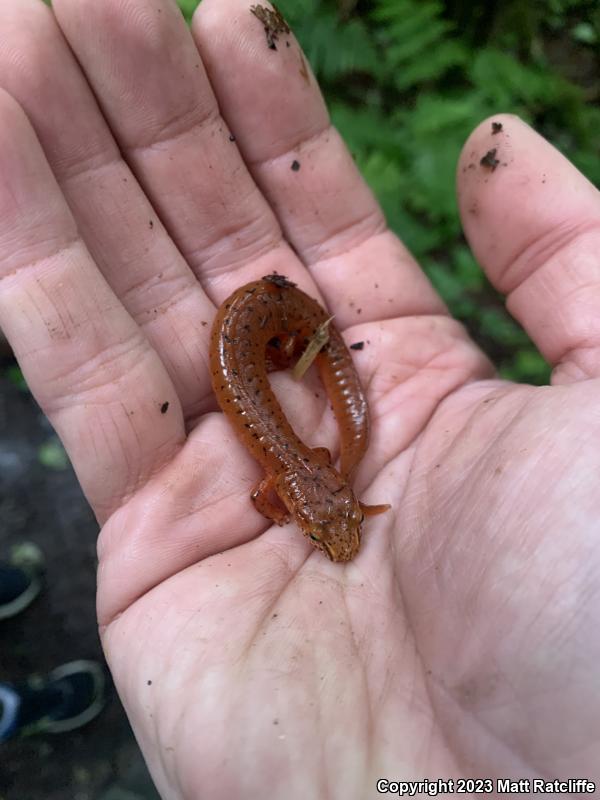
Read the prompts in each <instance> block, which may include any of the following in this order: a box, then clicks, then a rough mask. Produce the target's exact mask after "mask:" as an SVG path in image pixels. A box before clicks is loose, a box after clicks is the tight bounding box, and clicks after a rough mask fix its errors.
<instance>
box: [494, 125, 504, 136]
mask: <svg viewBox="0 0 600 800" xmlns="http://www.w3.org/2000/svg"><path fill="white" fill-rule="evenodd" d="M501 130H502V123H501V122H492V136H493V135H494V134H495V133H500V131H501Z"/></svg>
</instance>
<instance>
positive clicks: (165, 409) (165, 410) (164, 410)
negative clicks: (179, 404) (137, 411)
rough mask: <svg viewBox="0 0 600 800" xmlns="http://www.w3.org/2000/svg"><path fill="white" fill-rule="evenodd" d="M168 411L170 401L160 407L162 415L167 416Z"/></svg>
mask: <svg viewBox="0 0 600 800" xmlns="http://www.w3.org/2000/svg"><path fill="white" fill-rule="evenodd" d="M168 410H169V401H168V400H167V401H166V402H165V403H163V404H162V406H161V407H160V413H161V414H166V413H167V411H168Z"/></svg>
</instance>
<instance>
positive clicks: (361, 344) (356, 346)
mask: <svg viewBox="0 0 600 800" xmlns="http://www.w3.org/2000/svg"><path fill="white" fill-rule="evenodd" d="M364 346H365V343H364V342H354V344H351V345H350V350H362V349H363V347H364Z"/></svg>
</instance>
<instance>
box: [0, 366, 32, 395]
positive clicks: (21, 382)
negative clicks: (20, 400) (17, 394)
mask: <svg viewBox="0 0 600 800" xmlns="http://www.w3.org/2000/svg"><path fill="white" fill-rule="evenodd" d="M4 374H5V375H6V377H7V378H8V380H9V381H10V382H11V383H12V384H13V385H14V386H16V387H17V388H18V389H21V391H27V390H28V386H27V381H26V380H25V378H24V377H23V373H22V372H21V368H20V367H18V366H17V365H16V364H14V365H11V366H10V367H7V368H6V370H5V371H4Z"/></svg>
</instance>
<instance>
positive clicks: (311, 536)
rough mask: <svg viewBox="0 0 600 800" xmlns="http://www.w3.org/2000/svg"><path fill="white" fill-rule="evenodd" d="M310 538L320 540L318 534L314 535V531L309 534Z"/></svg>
mask: <svg viewBox="0 0 600 800" xmlns="http://www.w3.org/2000/svg"><path fill="white" fill-rule="evenodd" d="M310 538H311V539H312V540H313V542H320V541H321V540H320V539H319V537H318V536H315V534H314V533H311V534H310Z"/></svg>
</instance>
